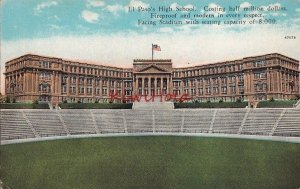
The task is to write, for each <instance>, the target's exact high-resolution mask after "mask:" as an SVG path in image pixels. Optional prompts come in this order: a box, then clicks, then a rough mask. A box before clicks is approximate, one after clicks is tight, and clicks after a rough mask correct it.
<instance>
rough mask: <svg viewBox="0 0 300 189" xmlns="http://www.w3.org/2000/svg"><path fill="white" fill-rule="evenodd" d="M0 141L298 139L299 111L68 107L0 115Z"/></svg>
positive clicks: (289, 109) (16, 111)
mask: <svg viewBox="0 0 300 189" xmlns="http://www.w3.org/2000/svg"><path fill="white" fill-rule="evenodd" d="M0 113H1V114H0V121H1V141H5V140H13V139H24V138H37V137H48V136H66V135H81V134H91V135H93V134H114V133H212V134H213V133H222V134H236V135H264V136H285V137H289V136H293V137H295V136H296V137H300V109H296V108H286V109H283V108H277V109H171V110H170V109H169V110H153V109H150V110H120V109H109V110H108V109H105V110H104V109H102V110H101V109H98V110H96V109H95V110H87V109H84V110H82V109H80V110H76V109H69V110H66V109H65V110H29V109H27V110H5V109H2V110H1V112H0Z"/></svg>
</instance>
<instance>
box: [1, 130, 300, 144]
mask: <svg viewBox="0 0 300 189" xmlns="http://www.w3.org/2000/svg"><path fill="white" fill-rule="evenodd" d="M127 136H128V137H130V136H185V137H187V136H188V137H208V138H231V139H249V140H261V141H274V142H290V143H300V137H281V136H258V135H238V134H218V133H213V134H211V133H163V132H162V133H152V132H149V133H114V134H84V135H69V136H52V137H43V138H29V139H15V140H4V141H1V145H7V144H17V143H27V142H39V141H51V140H60V139H73V138H74V139H75V138H97V137H127Z"/></svg>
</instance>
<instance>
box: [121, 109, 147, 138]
mask: <svg viewBox="0 0 300 189" xmlns="http://www.w3.org/2000/svg"><path fill="white" fill-rule="evenodd" d="M125 118H126V125H127V131H128V132H129V133H144V132H153V125H152V123H153V117H152V111H147V110H131V111H126V112H125Z"/></svg>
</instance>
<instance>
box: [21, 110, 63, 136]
mask: <svg viewBox="0 0 300 189" xmlns="http://www.w3.org/2000/svg"><path fill="white" fill-rule="evenodd" d="M24 113H25V114H26V116H27V118H28V120H29V121H30V123H31V124H32V126H33V127H34V129H35V130H36V132H37V133H38V134H39V136H41V137H42V136H59V135H67V133H66V131H65V130H64V128H63V125H62V122H61V121H60V118H59V116H58V115H57V113H56V111H55V110H24Z"/></svg>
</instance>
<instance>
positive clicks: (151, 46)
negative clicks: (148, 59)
mask: <svg viewBox="0 0 300 189" xmlns="http://www.w3.org/2000/svg"><path fill="white" fill-rule="evenodd" d="M151 50H152V62H153V53H154V52H153V44H152V46H151Z"/></svg>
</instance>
